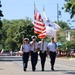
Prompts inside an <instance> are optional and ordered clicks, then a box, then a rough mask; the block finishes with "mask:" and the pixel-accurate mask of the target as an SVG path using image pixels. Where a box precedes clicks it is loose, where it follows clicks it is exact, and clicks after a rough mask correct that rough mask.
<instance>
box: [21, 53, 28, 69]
mask: <svg viewBox="0 0 75 75" xmlns="http://www.w3.org/2000/svg"><path fill="white" fill-rule="evenodd" d="M22 59H23V68H27V64H28V59H29V52H27V53H26V52H24V53H23V55H22Z"/></svg>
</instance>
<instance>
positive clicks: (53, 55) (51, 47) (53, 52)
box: [48, 37, 58, 71]
mask: <svg viewBox="0 0 75 75" xmlns="http://www.w3.org/2000/svg"><path fill="white" fill-rule="evenodd" d="M48 50H49V54H50V59H51V70H52V71H54V64H55V58H56V52H57V51H58V47H57V44H56V42H55V41H54V38H53V37H52V38H51V42H50V43H49V44H48Z"/></svg>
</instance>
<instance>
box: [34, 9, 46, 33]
mask: <svg viewBox="0 0 75 75" xmlns="http://www.w3.org/2000/svg"><path fill="white" fill-rule="evenodd" d="M44 26H45V25H44V22H43V19H42V17H41V14H40V13H39V12H38V10H37V9H36V8H35V9H34V33H36V34H40V33H41V29H42V28H43V27H44Z"/></svg>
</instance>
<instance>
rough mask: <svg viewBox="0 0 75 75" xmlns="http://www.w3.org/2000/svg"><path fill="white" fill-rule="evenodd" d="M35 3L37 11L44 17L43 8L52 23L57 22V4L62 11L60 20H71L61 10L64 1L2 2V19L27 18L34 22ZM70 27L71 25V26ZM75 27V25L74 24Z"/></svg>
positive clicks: (12, 0)
mask: <svg viewBox="0 0 75 75" xmlns="http://www.w3.org/2000/svg"><path fill="white" fill-rule="evenodd" d="M34 2H35V5H36V8H37V10H38V11H39V12H40V14H41V15H43V13H42V10H43V6H44V8H45V13H46V15H47V17H48V18H49V19H50V20H51V21H57V3H58V6H59V10H61V16H60V18H59V21H60V20H63V21H65V22H68V21H67V20H70V15H69V13H66V12H64V10H62V9H61V8H62V7H63V6H64V3H65V1H64V0H1V4H2V7H1V8H0V9H1V10H2V11H3V14H4V17H3V18H2V19H8V20H12V19H25V18H26V17H29V18H31V19H32V20H34ZM69 26H70V25H69ZM72 26H74V23H72Z"/></svg>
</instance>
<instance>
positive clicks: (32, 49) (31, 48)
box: [30, 41, 38, 51]
mask: <svg viewBox="0 0 75 75" xmlns="http://www.w3.org/2000/svg"><path fill="white" fill-rule="evenodd" d="M31 44H32V41H31V42H30V45H31ZM37 48H38V43H37V42H35V49H37ZM30 50H31V51H34V44H33V45H32V46H30Z"/></svg>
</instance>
